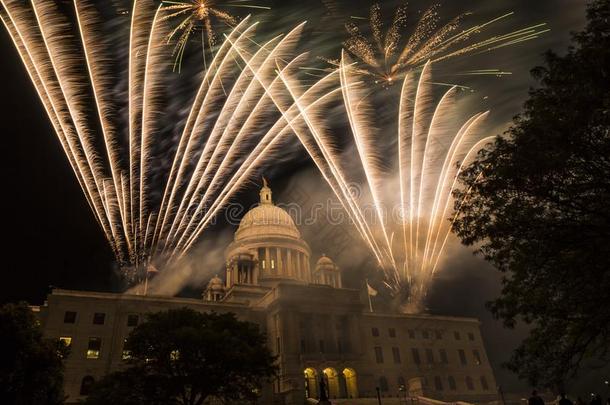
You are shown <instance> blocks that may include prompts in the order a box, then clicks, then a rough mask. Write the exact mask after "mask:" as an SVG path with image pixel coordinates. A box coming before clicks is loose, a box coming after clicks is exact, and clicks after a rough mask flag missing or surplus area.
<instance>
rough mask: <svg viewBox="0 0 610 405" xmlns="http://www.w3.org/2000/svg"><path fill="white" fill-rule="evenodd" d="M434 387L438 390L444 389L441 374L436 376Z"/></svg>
mask: <svg viewBox="0 0 610 405" xmlns="http://www.w3.org/2000/svg"><path fill="white" fill-rule="evenodd" d="M434 388H435V389H436V390H437V391H442V390H443V382H442V381H441V378H440V377H439V376H436V377H434Z"/></svg>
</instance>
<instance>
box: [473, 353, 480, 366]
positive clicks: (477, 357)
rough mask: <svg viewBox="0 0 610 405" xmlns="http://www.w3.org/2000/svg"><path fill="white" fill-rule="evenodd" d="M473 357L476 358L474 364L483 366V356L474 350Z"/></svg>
mask: <svg viewBox="0 0 610 405" xmlns="http://www.w3.org/2000/svg"><path fill="white" fill-rule="evenodd" d="M472 356H473V357H474V362H475V363H476V364H477V365H481V355H480V354H479V351H478V350H473V351H472Z"/></svg>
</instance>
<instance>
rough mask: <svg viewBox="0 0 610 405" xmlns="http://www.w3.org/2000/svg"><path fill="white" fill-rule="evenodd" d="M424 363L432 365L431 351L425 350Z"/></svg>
mask: <svg viewBox="0 0 610 405" xmlns="http://www.w3.org/2000/svg"><path fill="white" fill-rule="evenodd" d="M426 361H427V362H428V364H432V363H434V354H433V353H432V349H426Z"/></svg>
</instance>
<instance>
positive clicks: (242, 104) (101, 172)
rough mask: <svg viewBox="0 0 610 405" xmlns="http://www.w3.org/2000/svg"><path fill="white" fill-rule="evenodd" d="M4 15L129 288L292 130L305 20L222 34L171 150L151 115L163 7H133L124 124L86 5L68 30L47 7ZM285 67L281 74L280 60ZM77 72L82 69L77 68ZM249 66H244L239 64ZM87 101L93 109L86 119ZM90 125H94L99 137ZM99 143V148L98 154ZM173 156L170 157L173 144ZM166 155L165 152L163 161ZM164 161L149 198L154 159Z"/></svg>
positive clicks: (162, 263)
mask: <svg viewBox="0 0 610 405" xmlns="http://www.w3.org/2000/svg"><path fill="white" fill-rule="evenodd" d="M0 3H1V4H2V8H1V9H0V17H1V18H2V22H3V23H4V25H5V27H6V28H7V31H8V32H9V34H10V36H11V38H12V40H13V42H14V45H15V47H16V49H17V51H18V52H19V55H20V56H21V58H22V60H23V63H24V65H25V67H26V69H27V71H28V74H29V75H30V77H31V80H32V83H33V84H34V86H35V88H36V90H37V92H38V94H39V96H40V99H41V101H42V102H43V105H44V107H45V109H46V111H47V114H48V116H49V118H50V120H51V123H52V124H53V127H54V129H55V132H56V134H57V136H58V138H59V140H60V142H61V145H62V147H63V149H64V152H65V154H66V156H67V157H68V161H69V162H70V164H71V166H72V169H73V171H74V173H75V174H76V178H77V180H78V181H79V184H80V185H81V187H82V190H83V192H84V194H85V196H86V198H87V201H88V202H89V204H90V206H91V209H92V211H93V213H94V215H95V218H96V219H97V221H98V222H99V223H100V226H101V228H102V230H103V231H104V234H105V235H106V238H107V239H108V241H109V243H110V246H111V247H112V249H113V251H114V253H115V255H116V258H117V261H118V262H119V264H120V265H121V267H122V268H123V269H124V270H125V273H126V276H128V277H129V278H131V280H130V281H131V282H140V281H141V280H142V278H143V277H145V274H146V273H147V272H146V269H147V268H148V267H150V266H154V267H155V268H164V267H167V266H169V265H171V264H172V263H173V262H175V261H176V260H178V259H179V258H180V257H182V256H184V254H185V253H186V252H187V250H188V249H190V248H191V247H192V246H193V245H194V243H195V242H196V241H197V239H198V237H199V236H200V235H201V233H202V232H203V230H204V229H205V228H206V227H207V225H208V224H209V222H210V220H211V219H212V218H213V217H214V215H215V214H216V213H217V212H218V211H219V210H220V209H221V208H222V207H223V206H224V204H225V203H226V202H227V201H228V199H229V198H231V197H232V196H233V195H234V194H235V193H236V192H237V191H238V190H239V189H240V188H241V187H243V186H244V184H245V183H246V181H247V180H249V179H250V178H251V177H252V176H253V175H254V174H255V173H254V170H255V169H256V168H259V167H261V165H262V164H263V163H264V162H265V159H264V158H265V157H266V156H268V154H270V153H272V152H274V151H275V150H277V148H278V146H279V145H280V141H281V139H284V138H285V137H286V135H287V134H289V133H292V130H289V129H287V128H292V127H294V126H296V125H300V124H299V122H300V121H302V117H301V115H300V114H299V113H298V109H297V107H296V105H295V102H296V101H295V99H293V98H292V95H291V93H290V92H288V91H286V89H285V87H283V84H282V83H283V81H281V80H279V78H278V77H279V75H280V74H281V72H284V71H286V70H288V69H290V70H292V69H297V68H298V67H299V66H300V64H301V63H302V62H303V56H302V55H299V56H294V57H293V56H291V55H292V53H293V51H294V48H295V46H296V44H297V40H298V38H299V35H300V33H301V30H302V25H300V26H298V27H297V28H295V29H294V30H293V31H291V32H290V33H289V34H288V35H286V36H283V37H280V36H278V37H277V38H274V39H272V40H270V41H268V42H267V43H266V44H264V45H263V46H258V45H256V43H255V42H254V41H253V40H252V36H253V35H254V31H255V28H256V24H251V23H249V21H248V20H249V19H248V18H245V19H244V20H242V21H241V22H238V23H237V24H236V26H235V27H234V28H233V29H232V30H231V31H230V32H229V33H228V34H227V36H226V40H225V41H224V42H223V43H222V44H221V46H220V47H219V49H218V51H217V53H216V55H215V57H214V59H213V60H212V61H211V64H210V67H209V69H207V70H206V71H205V74H204V77H203V78H202V80H201V85H200V87H199V89H198V92H197V94H196V96H195V99H194V101H193V103H192V105H190V106H189V109H190V111H189V114H188V118H187V120H186V123H185V125H184V128H183V130H182V132H181V135H180V138H179V142H178V144H177V148H176V149H175V152H162V153H161V155H160V153H159V151H158V150H156V148H157V147H158V135H157V134H158V133H159V132H160V126H161V124H160V115H159V111H162V110H163V107H164V101H165V99H164V97H163V94H164V91H165V90H166V88H167V83H166V78H165V75H164V69H165V68H169V67H168V66H166V65H165V64H164V63H163V61H164V60H166V59H167V58H166V53H167V52H168V51H169V50H168V47H167V46H166V44H165V38H166V37H167V35H168V33H167V31H166V25H165V24H162V23H161V22H162V21H163V20H164V18H165V17H166V16H167V13H168V10H166V9H165V8H164V7H158V8H154V7H151V3H150V2H144V1H135V2H134V4H133V9H132V12H131V28H130V37H129V48H128V54H127V55H126V57H127V61H128V65H129V69H128V73H127V74H128V92H127V93H128V100H127V102H128V105H129V119H128V125H127V128H126V129H125V130H124V131H122V130H121V129H120V127H121V125H119V123H118V122H117V120H116V117H117V111H118V110H119V108H120V107H119V106H118V105H117V100H115V97H113V95H112V93H111V91H112V90H111V89H112V88H113V84H114V82H113V80H116V78H114V77H113V75H112V74H111V73H110V72H111V71H112V69H110V65H112V63H113V62H112V60H110V59H109V58H107V55H106V54H105V52H104V49H105V48H104V45H103V41H101V40H100V38H99V37H98V36H99V35H101V34H100V30H99V26H98V23H99V22H98V21H97V17H98V16H97V13H96V11H95V7H94V5H93V2H92V1H86V0H76V1H75V2H74V12H75V18H76V21H75V24H76V30H75V31H76V32H77V33H78V35H76V36H73V35H69V34H68V33H70V32H72V30H73V28H74V27H73V26H72V25H71V24H70V21H69V20H68V19H67V17H65V16H64V14H62V13H61V12H60V11H59V10H58V9H57V8H56V5H55V4H54V3H52V2H43V1H38V0H33V1H32V2H31V7H30V6H28V5H24V4H23V2H21V1H19V0H0ZM280 62H281V63H285V66H284V67H283V68H278V63H280ZM82 66H85V67H86V69H82ZM243 66H246V67H247V69H242V68H243ZM327 82H328V80H321V81H320V84H318V85H316V86H312V87H311V88H310V89H309V90H308V91H307V92H306V93H304V94H303V95H302V96H300V97H299V102H300V103H303V105H305V106H306V108H307V109H309V108H310V107H311V108H313V106H315V105H316V103H320V100H324V99H326V98H327V97H329V95H328V94H327V93H329V92H330V94H333V93H332V89H331V88H330V87H329V86H328V85H327V84H326V83H327ZM89 105H94V106H95V109H94V113H89V108H88V107H89ZM95 128H100V133H99V134H97V130H96V129H95ZM98 145H103V146H102V147H96V146H98ZM170 150H173V149H171V148H170ZM167 153H172V154H173V155H169V156H166V155H167ZM167 157H169V158H170V159H171V160H172V162H173V163H172V167H171V170H170V171H169V173H168V174H167V175H166V178H165V180H164V183H162V187H163V193H162V197H161V196H159V197H157V196H156V193H155V192H154V189H153V187H156V183H155V184H154V183H153V181H152V179H151V177H152V171H153V168H154V167H155V166H156V165H158V164H159V163H160V162H159V161H158V159H166V158H167Z"/></svg>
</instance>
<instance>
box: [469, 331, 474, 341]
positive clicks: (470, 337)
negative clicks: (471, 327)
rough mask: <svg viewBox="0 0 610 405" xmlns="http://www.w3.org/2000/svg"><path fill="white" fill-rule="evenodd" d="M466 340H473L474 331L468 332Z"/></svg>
mask: <svg viewBox="0 0 610 405" xmlns="http://www.w3.org/2000/svg"><path fill="white" fill-rule="evenodd" d="M468 340H474V333H472V332H468Z"/></svg>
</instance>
